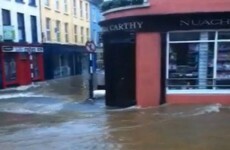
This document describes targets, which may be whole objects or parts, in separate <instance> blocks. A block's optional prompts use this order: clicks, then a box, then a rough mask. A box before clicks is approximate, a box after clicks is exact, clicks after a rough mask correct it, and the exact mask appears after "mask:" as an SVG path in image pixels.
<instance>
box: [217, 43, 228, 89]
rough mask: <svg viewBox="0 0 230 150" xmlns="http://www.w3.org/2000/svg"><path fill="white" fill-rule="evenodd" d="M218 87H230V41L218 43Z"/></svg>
mask: <svg viewBox="0 0 230 150" xmlns="http://www.w3.org/2000/svg"><path fill="white" fill-rule="evenodd" d="M216 85H217V88H219V89H220V88H221V89H226V88H228V89H229V88H230V42H220V43H218V55H217V81H216Z"/></svg>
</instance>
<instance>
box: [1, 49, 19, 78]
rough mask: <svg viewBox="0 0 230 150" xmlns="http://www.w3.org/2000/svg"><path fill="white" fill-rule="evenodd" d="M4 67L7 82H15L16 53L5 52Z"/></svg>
mask: <svg viewBox="0 0 230 150" xmlns="http://www.w3.org/2000/svg"><path fill="white" fill-rule="evenodd" d="M4 69H5V78H6V82H14V81H16V80H17V69H16V57H15V55H14V54H12V53H5V54H4Z"/></svg>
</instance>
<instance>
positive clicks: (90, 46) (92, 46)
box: [85, 41, 96, 53]
mask: <svg viewBox="0 0 230 150" xmlns="http://www.w3.org/2000/svg"><path fill="white" fill-rule="evenodd" d="M85 47H86V50H87V51H88V52H91V53H92V52H95V51H96V45H95V44H94V42H93V41H87V42H86V44H85Z"/></svg>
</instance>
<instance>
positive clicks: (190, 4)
mask: <svg viewBox="0 0 230 150" xmlns="http://www.w3.org/2000/svg"><path fill="white" fill-rule="evenodd" d="M149 3H150V7H145V8H139V9H132V10H124V11H118V12H113V13H109V14H106V15H105V16H106V19H112V18H120V17H125V16H134V15H147V14H174V13H196V12H226V11H230V0H149Z"/></svg>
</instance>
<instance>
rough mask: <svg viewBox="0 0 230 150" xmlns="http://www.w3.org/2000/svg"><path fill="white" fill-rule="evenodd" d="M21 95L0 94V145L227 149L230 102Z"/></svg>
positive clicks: (58, 149)
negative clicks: (144, 104)
mask: <svg viewBox="0 0 230 150" xmlns="http://www.w3.org/2000/svg"><path fill="white" fill-rule="evenodd" d="M42 89H44V88H42ZM39 90H41V89H39ZM19 94H21V97H14V96H12V95H11V97H10V96H8V97H7V96H6V95H5V97H3V96H2V97H1V99H0V119H1V122H0V146H1V149H2V150H41V149H48V150H52V149H55V150H153V149H156V150H194V149H195V150H229V149H230V143H229V139H230V115H229V114H230V107H229V106H221V105H219V104H210V105H187V106H183V105H181V106H180V105H163V106H161V107H157V108H148V109H140V108H137V107H130V108H126V109H111V108H106V107H105V105H104V100H103V99H97V100H96V101H95V102H87V101H78V100H77V99H76V96H73V95H71V98H72V99H70V98H69V99H65V97H63V96H58V95H57V96H56V98H55V97H54V94H51V96H50V97H49V96H47V95H46V94H44V93H42V92H40V94H38V93H37V92H35V91H30V94H28V90H26V91H21V92H19ZM23 94H24V95H23ZM26 95H27V96H26ZM66 95H67V94H66ZM73 97H74V98H73ZM79 99H81V98H79Z"/></svg>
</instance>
